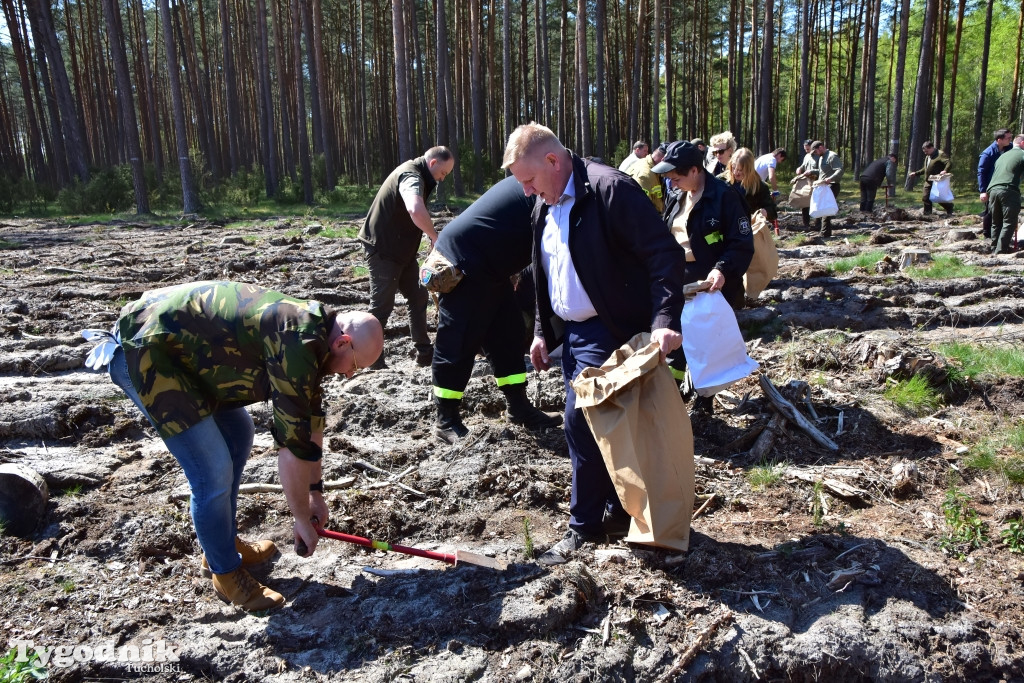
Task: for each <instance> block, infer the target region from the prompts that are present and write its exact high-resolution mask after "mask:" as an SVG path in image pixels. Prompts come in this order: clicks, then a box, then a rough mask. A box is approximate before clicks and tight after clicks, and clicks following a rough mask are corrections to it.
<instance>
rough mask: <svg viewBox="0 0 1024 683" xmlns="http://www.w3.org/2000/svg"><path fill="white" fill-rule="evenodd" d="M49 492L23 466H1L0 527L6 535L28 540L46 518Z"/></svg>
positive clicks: (33, 472)
mask: <svg viewBox="0 0 1024 683" xmlns="http://www.w3.org/2000/svg"><path fill="white" fill-rule="evenodd" d="M49 499H50V490H49V488H47V486H46V480H45V479H43V478H42V477H41V476H40V475H39V473H38V472H36V471H35V470H33V469H30V468H28V467H25V466H24V465H15V464H10V463H9V464H6V465H0V524H3V527H4V531H5V533H8V534H13V535H15V536H28V535H30V534H31V533H32V532H33V531H35V530H36V527H37V526H38V525H39V522H40V520H42V519H43V517H45V516H46V503H47V501H49Z"/></svg>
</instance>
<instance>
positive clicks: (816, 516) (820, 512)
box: [811, 481, 825, 529]
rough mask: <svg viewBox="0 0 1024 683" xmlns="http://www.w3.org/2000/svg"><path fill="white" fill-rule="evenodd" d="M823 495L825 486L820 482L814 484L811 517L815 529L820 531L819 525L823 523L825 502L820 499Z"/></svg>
mask: <svg viewBox="0 0 1024 683" xmlns="http://www.w3.org/2000/svg"><path fill="white" fill-rule="evenodd" d="M824 495H825V485H824V484H822V483H821V482H820V481H816V482H814V492H813V493H812V496H813V497H812V498H811V516H812V517H813V522H814V526H815V528H817V529H820V528H821V525H822V524H824V523H825V501H824V500H823V499H822V496H824Z"/></svg>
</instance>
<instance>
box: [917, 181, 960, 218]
mask: <svg viewBox="0 0 1024 683" xmlns="http://www.w3.org/2000/svg"><path fill="white" fill-rule="evenodd" d="M921 203H922V204H923V205H924V213H925V215H926V216H927V215H928V214H930V213H931V212H932V206H933V205H932V184H931V183H925V184H924V189H923V191H922V194H921ZM939 206H941V207H942V208H943V209H945V211H946V213H947V214H948V215H950V216H952V215H953V202H943V203H941V204H939Z"/></svg>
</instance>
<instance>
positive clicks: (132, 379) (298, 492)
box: [92, 282, 384, 611]
mask: <svg viewBox="0 0 1024 683" xmlns="http://www.w3.org/2000/svg"><path fill="white" fill-rule="evenodd" d="M116 332H117V334H118V340H119V344H118V345H117V346H114V345H113V344H114V343H113V342H111V341H108V344H109V346H110V347H112V348H113V351H112V357H111V358H110V376H111V379H112V380H113V381H114V383H115V384H117V385H118V386H119V387H121V389H123V390H124V392H125V393H126V394H127V395H128V397H129V398H131V399H132V401H133V402H134V403H135V405H136V406H138V408H139V409H140V410H141V411H142V413H143V414H144V415H145V416H146V417H147V418H149V420H150V422H152V424H153V426H154V427H155V428H156V430H157V433H159V435H160V437H161V438H162V439H163V440H164V443H165V444H166V445H167V449H168V450H169V451H170V452H171V454H172V455H173V456H174V457H175V459H176V460H177V461H178V463H179V464H180V465H181V467H182V469H183V470H184V471H185V477H186V478H187V479H188V482H189V487H190V488H191V490H192V503H191V512H192V521H193V523H194V524H195V528H196V536H197V537H198V539H199V544H200V545H201V546H202V548H203V552H204V558H203V571H204V573H206V574H212V578H213V586H214V589H215V590H216V591H217V593H218V595H220V596H221V598H223V599H226V600H230V601H231V602H233V603H234V604H236V605H238V606H240V607H242V609H245V610H249V611H254V610H265V609H270V608H272V607H277V606H279V605H281V604H282V603H283V602H284V598H283V597H282V596H281V595H280V594H279V593H277V592H275V591H273V590H271V589H269V588H267V587H265V586H262V585H261V584H260V583H259V582H257V581H256V580H255V579H253V578H252V577H251V576H250V575H249V573H248V572H247V571H246V569H245V567H246V566H248V565H252V564H257V563H260V562H264V561H266V560H268V559H270V558H271V557H272V556H273V555H274V553H275V552H276V551H277V549H276V547H275V546H274V544H273V542H272V541H259V542H256V543H246V542H243V541H241V540H240V539H239V538H238V536H237V525H236V521H235V512H236V509H237V498H238V487H239V484H240V483H241V478H242V470H243V468H244V467H245V461H246V460H247V459H248V457H249V452H250V450H251V449H252V442H253V434H254V427H253V421H252V417H250V415H249V413H248V412H247V411H246V410H245V408H244V406H246V405H249V404H251V403H257V402H260V401H267V400H269V401H270V402H271V405H272V406H273V410H274V425H273V428H272V432H273V436H274V441H275V442H276V444H277V446H278V448H279V451H278V473H279V476H280V479H281V485H282V487H283V488H284V493H285V497H286V498H287V500H288V506H289V507H290V509H291V512H292V515H293V516H294V518H295V520H294V533H295V539H296V542H298V541H299V540H301V541H303V542H304V543H305V544H306V546H307V547H308V548H309V549H310V553H312V551H313V550H314V549H315V548H316V544H317V534H316V530H315V529H314V528H313V526H312V524H311V522H310V519H311V517H312V516H316V517H317V518H318V519H319V520H320V522H321V523H322V524H326V523H327V506H326V504H325V503H324V499H323V485H322V479H321V468H320V457H321V455H322V450H321V449H322V445H323V430H324V411H323V405H322V395H321V390H320V381H321V380H322V379H323V378H324V377H326V376H327V375H330V374H342V375H345V376H346V377H351V376H352V374H353V373H354V372H356V370H358V369H359V368H365V367H367V366H369V365H370V364H371V363H373V362H374V361H375V360H376V359H377V357H378V356H379V355H380V352H381V349H382V347H383V342H384V337H383V333H382V331H381V327H380V324H379V323H378V322H377V320H376V319H375V318H374V317H373V316H371V315H370V314H369V313H355V312H353V313H338V312H335V311H332V310H330V309H328V308H325V307H324V306H323V305H321V304H320V303H317V302H316V301H304V300H302V299H295V298H292V297H289V296H286V295H284V294H281V293H279V292H274V291H271V290H269V289H264V288H262V287H257V286H255V285H248V284H243V283H237V282H198V283H192V284H184V285H177V286H173V287H166V288H163V289H157V290H153V291H150V292H146V293H145V294H143V296H142V298H141V299H139V300H138V301H136V302H134V303H130V304H128V305H126V306H125V307H124V308H123V309H122V311H121V317H120V319H119V320H118V322H117V327H116ZM101 362H102V361H101ZM92 365H97V364H96V363H92Z"/></svg>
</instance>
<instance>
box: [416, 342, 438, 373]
mask: <svg viewBox="0 0 1024 683" xmlns="http://www.w3.org/2000/svg"><path fill="white" fill-rule="evenodd" d="M412 357H413V358H414V359H415V360H416V365H418V366H420V367H421V368H425V367H427V366H429V365H430V364H431V363H433V362H434V347H433V346H428V347H427V348H425V349H416V350H415V351H413V352H412Z"/></svg>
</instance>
